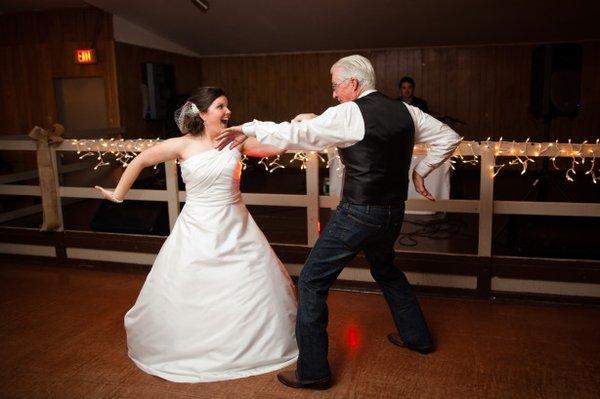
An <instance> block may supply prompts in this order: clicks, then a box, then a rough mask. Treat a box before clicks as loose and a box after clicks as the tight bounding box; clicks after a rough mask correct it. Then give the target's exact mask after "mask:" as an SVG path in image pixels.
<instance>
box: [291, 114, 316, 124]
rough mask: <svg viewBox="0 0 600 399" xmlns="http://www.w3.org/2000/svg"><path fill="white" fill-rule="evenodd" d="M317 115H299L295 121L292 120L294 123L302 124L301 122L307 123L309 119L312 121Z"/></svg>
mask: <svg viewBox="0 0 600 399" xmlns="http://www.w3.org/2000/svg"><path fill="white" fill-rule="evenodd" d="M316 116H317V115H316V114H311V113H309V114H298V115H296V116H295V117H294V119H292V121H293V122H301V121H305V120H308V119H312V118H315V117H316Z"/></svg>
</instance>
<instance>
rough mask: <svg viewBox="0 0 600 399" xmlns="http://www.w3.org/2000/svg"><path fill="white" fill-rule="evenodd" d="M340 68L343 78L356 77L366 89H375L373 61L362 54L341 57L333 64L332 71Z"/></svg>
mask: <svg viewBox="0 0 600 399" xmlns="http://www.w3.org/2000/svg"><path fill="white" fill-rule="evenodd" d="M334 69H338V70H339V73H340V76H341V77H342V78H343V79H352V78H353V79H356V80H357V81H358V84H359V85H360V86H362V88H363V89H364V90H374V89H375V71H374V70H373V65H371V61H369V60H368V59H367V58H365V57H363V56H362V55H358V54H354V55H349V56H348V57H344V58H341V59H339V60H338V61H337V62H336V63H335V64H333V65H332V66H331V69H330V72H331V73H333V70H334Z"/></svg>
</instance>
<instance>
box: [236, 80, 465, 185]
mask: <svg viewBox="0 0 600 399" xmlns="http://www.w3.org/2000/svg"><path fill="white" fill-rule="evenodd" d="M374 91H375V90H366V91H364V92H363V93H361V95H360V96H359V97H358V98H361V97H363V96H366V95H368V94H371V93H373V92H374ZM404 105H405V106H406V108H408V112H409V113H410V116H411V117H412V120H413V123H414V125H415V144H428V145H429V152H428V153H427V156H426V157H425V158H423V160H422V161H421V162H419V163H418V164H417V165H416V166H415V170H416V172H417V173H418V174H419V175H421V176H423V177H426V176H427V175H428V174H429V173H430V172H431V171H432V170H434V169H435V168H437V167H438V166H440V165H441V164H442V163H444V161H445V160H446V159H448V158H449V157H450V156H451V155H452V153H453V152H454V149H455V148H456V147H457V146H458V144H459V143H460V136H459V135H458V134H457V133H456V132H455V131H454V130H452V129H451V128H450V127H449V126H448V125H446V124H444V123H442V122H440V121H438V120H437V119H435V118H434V117H432V116H430V115H429V114H426V113H424V112H423V111H421V110H420V109H419V108H417V107H413V106H412V105H409V104H406V103H404ZM242 130H243V132H244V134H245V135H246V136H248V137H256V139H257V140H258V141H260V142H261V143H264V144H270V145H273V146H275V147H279V148H282V149H287V150H292V151H294V150H296V151H301V150H315V151H319V150H325V149H327V148H329V147H334V146H335V147H341V148H345V147H349V146H351V145H353V144H355V143H357V142H359V141H361V140H362V139H363V138H364V136H365V123H364V120H363V117H362V113H361V112H360V109H359V108H358V105H357V104H356V103H355V102H354V101H347V102H344V103H341V104H339V105H336V106H334V107H330V108H327V110H325V112H323V113H322V114H321V115H319V116H317V117H315V118H313V119H308V120H303V121H301V122H294V121H292V122H282V123H275V122H261V121H257V120H254V121H252V122H248V123H245V124H244V125H243V126H242Z"/></svg>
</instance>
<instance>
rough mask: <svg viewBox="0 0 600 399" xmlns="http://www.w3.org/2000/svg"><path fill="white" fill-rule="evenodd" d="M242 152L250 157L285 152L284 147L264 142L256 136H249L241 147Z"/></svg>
mask: <svg viewBox="0 0 600 399" xmlns="http://www.w3.org/2000/svg"><path fill="white" fill-rule="evenodd" d="M241 150H242V153H244V154H246V155H248V156H250V157H272V156H275V155H281V154H283V153H284V152H285V150H284V149H281V148H279V147H275V146H272V145H269V144H262V143H261V142H259V141H258V140H257V139H256V138H255V137H249V138H247V139H246V141H244V145H243V146H242V148H241Z"/></svg>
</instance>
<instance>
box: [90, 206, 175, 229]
mask: <svg viewBox="0 0 600 399" xmlns="http://www.w3.org/2000/svg"><path fill="white" fill-rule="evenodd" d="M90 227H91V229H92V231H103V232H108V233H123V234H158V235H163V236H164V235H168V234H169V213H168V209H167V204H166V203H164V202H149V201H148V202H147V201H125V202H123V203H122V204H115V203H113V202H110V201H102V203H101V204H100V207H98V210H97V211H96V214H95V215H94V218H93V219H92V222H91V224H90Z"/></svg>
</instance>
